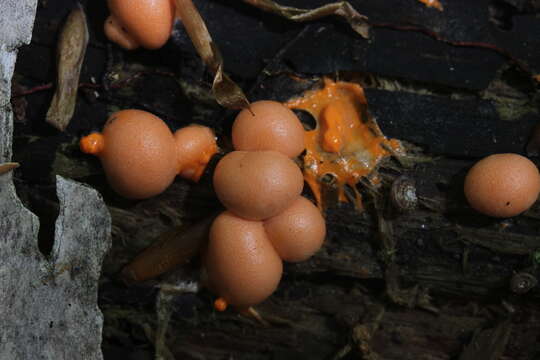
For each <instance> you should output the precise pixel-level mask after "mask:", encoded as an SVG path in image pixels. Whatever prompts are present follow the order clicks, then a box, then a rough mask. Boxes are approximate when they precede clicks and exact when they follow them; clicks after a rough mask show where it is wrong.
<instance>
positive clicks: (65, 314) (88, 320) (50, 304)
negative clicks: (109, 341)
mask: <svg viewBox="0 0 540 360" xmlns="http://www.w3.org/2000/svg"><path fill="white" fill-rule="evenodd" d="M36 5H37V0H7V1H2V2H1V3H0V163H4V162H7V161H9V160H10V159H11V139H12V134H13V121H12V113H11V109H10V105H9V98H10V85H11V77H12V75H13V69H14V66H15V60H16V55H17V50H16V49H17V47H18V46H20V45H22V44H23V43H25V42H26V43H27V42H29V40H30V36H31V32H32V23H33V19H34V16H35V10H36ZM56 180H57V181H56V185H57V195H58V199H59V200H60V215H59V217H58V220H57V222H56V227H55V243H54V246H53V249H52V252H51V254H50V255H49V256H48V257H45V256H44V255H43V254H42V253H40V251H39V250H38V244H37V235H38V230H39V219H38V218H37V217H36V216H35V215H34V214H32V213H31V212H30V211H28V210H27V209H26V208H25V207H24V206H23V205H22V203H21V202H20V200H19V199H18V197H17V195H16V194H15V188H14V185H13V181H12V173H9V172H8V173H6V174H3V175H0V319H1V320H0V359H6V360H12V359H14V360H15V359H16V360H18V359H21V360H23V359H24V360H28V359H91V360H93V359H102V354H101V329H102V323H103V316H102V314H101V312H100V311H99V309H98V307H97V285H98V280H99V275H100V271H101V263H102V260H103V257H104V256H105V253H106V252H107V250H108V249H109V247H110V245H111V241H110V228H111V223H110V216H109V213H108V211H107V209H106V207H105V205H104V203H103V200H102V199H101V196H100V195H99V194H98V193H97V192H96V191H95V190H92V189H90V188H88V187H85V186H83V185H80V184H77V183H75V182H73V181H68V180H65V179H63V178H61V177H57V179H56Z"/></svg>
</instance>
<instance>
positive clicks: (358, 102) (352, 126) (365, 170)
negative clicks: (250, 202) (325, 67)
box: [285, 79, 402, 207]
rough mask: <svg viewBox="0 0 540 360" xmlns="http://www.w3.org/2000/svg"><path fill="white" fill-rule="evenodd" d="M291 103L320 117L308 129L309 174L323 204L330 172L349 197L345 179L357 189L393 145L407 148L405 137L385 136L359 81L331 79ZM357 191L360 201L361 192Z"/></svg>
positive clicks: (306, 170)
mask: <svg viewBox="0 0 540 360" xmlns="http://www.w3.org/2000/svg"><path fill="white" fill-rule="evenodd" d="M285 105H287V106H288V107H289V108H291V109H299V110H305V111H307V112H309V113H310V114H311V115H312V116H313V117H314V118H315V120H316V121H317V127H316V128H315V129H313V130H311V131H307V132H306V135H305V145H306V154H305V156H304V178H305V180H306V182H307V183H308V185H309V186H310V188H311V190H312V192H313V194H314V196H315V198H316V200H317V203H318V204H319V206H320V207H321V206H322V202H321V201H322V196H321V185H320V181H321V179H322V178H323V177H324V176H325V175H327V174H331V175H332V176H334V177H335V180H336V185H337V188H338V194H339V200H340V201H347V198H346V197H345V185H350V186H351V187H352V188H353V189H355V187H354V185H356V184H357V183H358V181H360V178H361V177H363V176H366V175H367V174H369V173H370V172H371V171H372V170H373V169H374V168H375V166H376V165H377V164H378V163H379V161H381V160H382V159H383V158H385V157H387V156H389V155H390V152H389V151H388V149H392V150H393V151H396V152H400V151H402V149H401V144H400V143H399V141H397V140H389V139H387V138H386V137H384V135H383V134H382V132H381V130H380V129H379V126H378V125H377V123H376V122H375V120H374V119H373V118H371V117H369V116H368V113H367V101H366V98H365V96H364V90H363V89H362V88H361V87H360V85H358V84H354V83H347V82H334V81H332V80H330V79H325V81H324V87H323V88H322V89H320V90H312V91H308V92H307V93H305V94H304V95H303V96H302V97H299V98H295V99H292V100H290V101H288V102H287V103H286V104H285ZM356 196H357V199H356V200H357V205H358V204H359V203H360V195H359V194H358V193H356Z"/></svg>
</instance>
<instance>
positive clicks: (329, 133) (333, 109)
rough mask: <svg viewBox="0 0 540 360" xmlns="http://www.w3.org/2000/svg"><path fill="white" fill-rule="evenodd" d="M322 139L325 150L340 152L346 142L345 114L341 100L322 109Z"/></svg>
mask: <svg viewBox="0 0 540 360" xmlns="http://www.w3.org/2000/svg"><path fill="white" fill-rule="evenodd" d="M321 115H322V129H321V131H322V139H321V145H322V148H323V149H324V151H327V152H332V153H338V152H340V151H341V148H342V147H343V142H344V130H345V129H344V127H343V116H344V115H345V114H344V113H343V110H342V106H341V103H340V102H339V101H337V102H335V103H330V104H328V105H327V106H326V107H325V108H324V110H323V111H322V114H321Z"/></svg>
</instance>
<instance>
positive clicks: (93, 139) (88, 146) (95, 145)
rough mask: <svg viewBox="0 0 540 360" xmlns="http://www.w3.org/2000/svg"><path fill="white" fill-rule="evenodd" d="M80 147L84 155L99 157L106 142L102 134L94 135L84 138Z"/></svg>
mask: <svg viewBox="0 0 540 360" xmlns="http://www.w3.org/2000/svg"><path fill="white" fill-rule="evenodd" d="M79 146H80V148H81V151H82V152H83V153H86V154H93V155H97V154H99V153H100V152H102V151H103V147H104V146H105V141H104V138H103V135H101V134H100V133H92V134H90V135H87V136H85V137H83V138H82V139H81V141H80V142H79Z"/></svg>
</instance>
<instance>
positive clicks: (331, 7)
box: [242, 0, 369, 39]
mask: <svg viewBox="0 0 540 360" xmlns="http://www.w3.org/2000/svg"><path fill="white" fill-rule="evenodd" d="M242 1H244V2H245V3H248V4H250V5H252V6H254V7H256V8H259V9H261V10H264V11H267V12H271V13H273V14H276V15H279V16H282V17H284V18H286V19H289V20H291V21H296V22H306V21H313V20H317V19H320V18H323V17H326V16H331V15H337V16H341V17H343V18H344V19H345V20H346V21H347V22H348V23H349V25H350V26H351V28H352V29H353V30H354V31H355V32H356V33H358V34H359V35H360V36H362V37H363V38H365V39H367V38H368V37H369V24H368V22H367V17H366V16H364V15H361V14H360V13H358V11H356V10H355V9H354V7H353V6H352V5H351V4H350V3H349V2H347V1H340V2H335V3H332V4H326V5H323V6H321V7H318V8H316V9H299V8H295V7H290V6H282V5H279V4H278V3H276V2H274V1H272V0H242Z"/></svg>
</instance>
